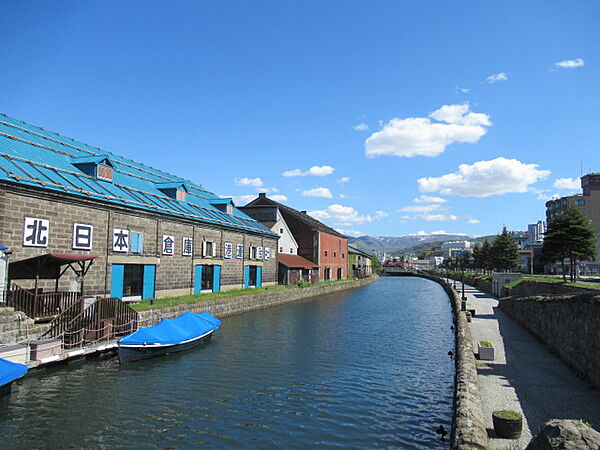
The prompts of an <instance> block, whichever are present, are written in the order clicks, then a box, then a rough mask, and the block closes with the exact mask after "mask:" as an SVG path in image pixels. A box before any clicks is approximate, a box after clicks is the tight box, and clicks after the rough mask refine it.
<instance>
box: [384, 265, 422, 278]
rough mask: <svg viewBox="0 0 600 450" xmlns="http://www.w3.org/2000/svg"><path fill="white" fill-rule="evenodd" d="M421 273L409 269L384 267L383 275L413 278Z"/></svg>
mask: <svg viewBox="0 0 600 450" xmlns="http://www.w3.org/2000/svg"><path fill="white" fill-rule="evenodd" d="M418 273H419V271H418V270H415V269H407V268H405V267H401V266H383V267H382V275H387V276H396V277H411V276H415V275H417V274H418Z"/></svg>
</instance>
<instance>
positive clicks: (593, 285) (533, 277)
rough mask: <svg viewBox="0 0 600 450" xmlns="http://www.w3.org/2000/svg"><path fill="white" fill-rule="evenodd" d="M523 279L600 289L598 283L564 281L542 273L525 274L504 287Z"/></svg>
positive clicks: (513, 285) (511, 285)
mask: <svg viewBox="0 0 600 450" xmlns="http://www.w3.org/2000/svg"><path fill="white" fill-rule="evenodd" d="M524 281H532V282H534V283H555V284H562V285H565V286H573V287H581V288H588V289H600V284H598V283H587V282H585V281H575V282H574V283H571V282H570V281H567V282H566V283H565V282H564V281H563V280H562V278H553V277H545V276H543V275H525V276H523V278H519V279H518V280H515V281H513V282H512V283H508V284H507V285H505V286H504V287H506V288H512V287H515V286H518V285H519V284H521V283H523V282H524Z"/></svg>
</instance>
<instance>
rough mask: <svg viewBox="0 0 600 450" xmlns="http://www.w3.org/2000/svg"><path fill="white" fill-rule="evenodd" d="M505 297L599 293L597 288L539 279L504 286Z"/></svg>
mask: <svg viewBox="0 0 600 450" xmlns="http://www.w3.org/2000/svg"><path fill="white" fill-rule="evenodd" d="M505 290H506V294H507V295H506V297H514V296H519V297H530V296H534V295H554V294H581V293H589V294H593V293H596V294H599V293H600V291H598V289H589V288H584V287H579V286H568V285H565V284H562V283H544V282H541V281H522V282H521V283H519V284H517V285H516V286H515V287H511V288H506V289H505Z"/></svg>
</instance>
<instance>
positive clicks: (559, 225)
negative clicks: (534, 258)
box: [542, 206, 596, 281]
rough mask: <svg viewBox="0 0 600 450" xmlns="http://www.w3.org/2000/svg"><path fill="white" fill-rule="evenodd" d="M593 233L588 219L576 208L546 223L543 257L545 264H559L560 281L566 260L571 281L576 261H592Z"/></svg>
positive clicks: (574, 274) (568, 209) (575, 269)
mask: <svg viewBox="0 0 600 450" xmlns="http://www.w3.org/2000/svg"><path fill="white" fill-rule="evenodd" d="M595 234H596V230H595V229H594V227H593V226H592V225H591V224H590V220H589V218H588V217H587V216H586V215H585V214H584V213H583V211H581V210H580V209H579V208H576V207H573V206H570V207H569V208H567V211H566V212H565V213H564V214H560V215H558V216H556V217H554V218H553V219H551V220H550V222H549V223H548V230H547V231H546V235H545V237H544V246H543V249H542V252H543V253H542V256H543V258H544V261H546V262H553V261H560V262H561V264H562V268H563V280H565V281H566V274H565V260H566V259H567V258H568V259H569V273H570V279H571V281H575V279H576V275H577V262H578V261H582V260H583V261H585V260H590V259H594V257H595V256H596V237H595Z"/></svg>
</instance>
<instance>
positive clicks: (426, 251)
mask: <svg viewBox="0 0 600 450" xmlns="http://www.w3.org/2000/svg"><path fill="white" fill-rule="evenodd" d="M430 254H431V249H430V248H429V247H425V248H424V249H423V250H422V251H421V252H419V254H418V255H417V258H419V259H427V258H429V255H430Z"/></svg>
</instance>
